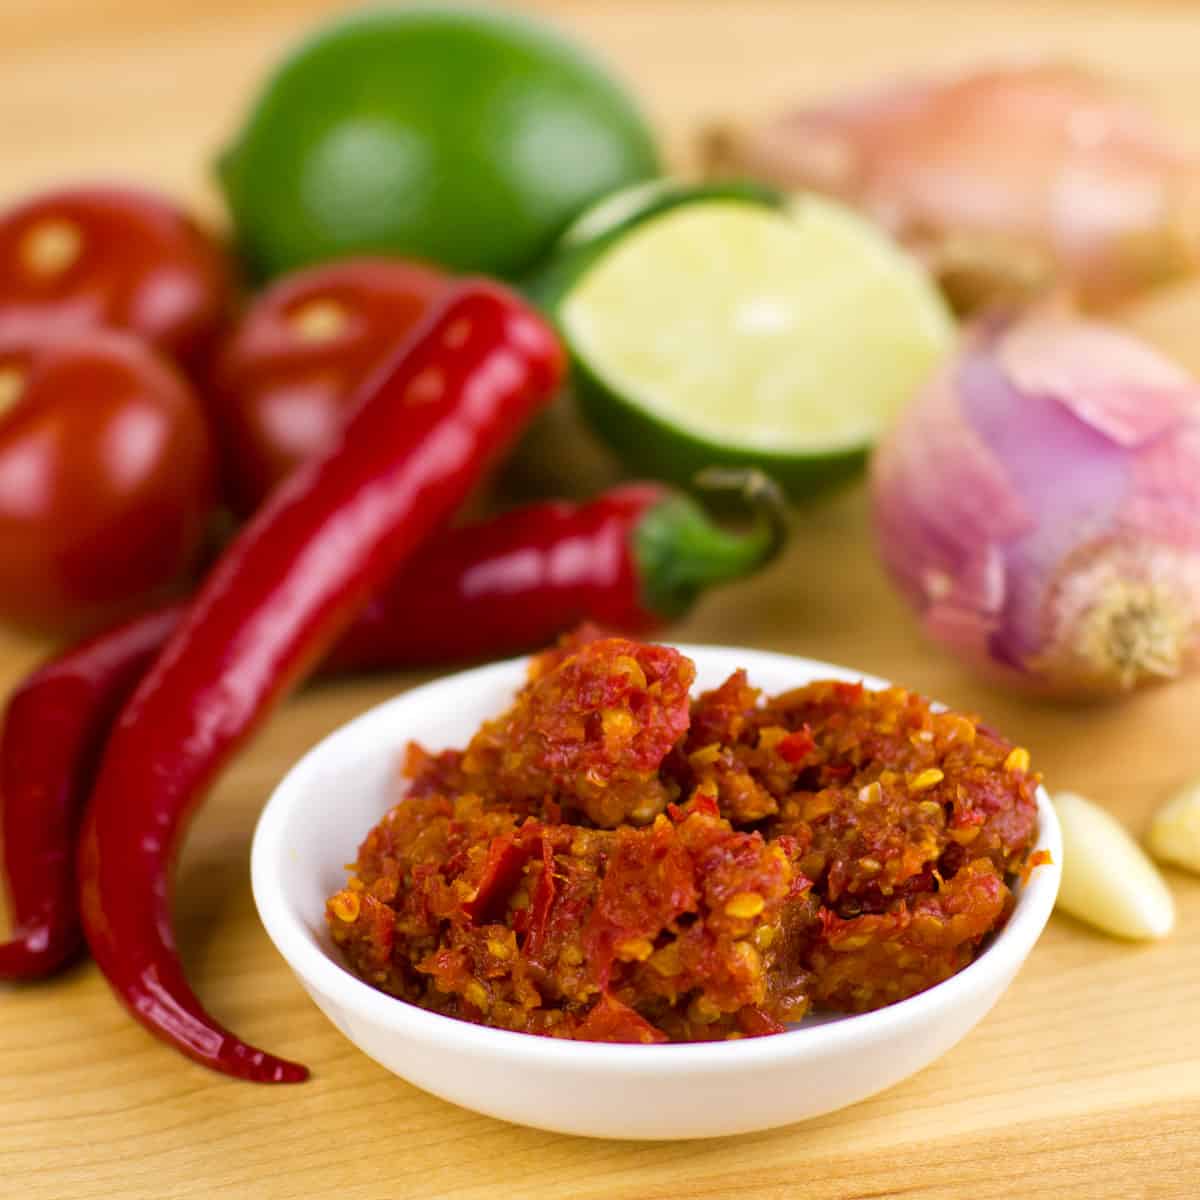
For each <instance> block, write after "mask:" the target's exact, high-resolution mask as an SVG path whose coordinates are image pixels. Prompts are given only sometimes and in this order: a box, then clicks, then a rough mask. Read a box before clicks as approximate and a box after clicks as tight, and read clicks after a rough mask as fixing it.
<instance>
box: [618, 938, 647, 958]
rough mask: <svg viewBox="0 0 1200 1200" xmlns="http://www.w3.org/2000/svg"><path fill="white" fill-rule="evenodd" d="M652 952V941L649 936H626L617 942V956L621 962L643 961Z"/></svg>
mask: <svg viewBox="0 0 1200 1200" xmlns="http://www.w3.org/2000/svg"><path fill="white" fill-rule="evenodd" d="M653 953H654V943H653V942H651V941H650V940H649V938H626V939H625V941H623V942H618V943H617V957H618V958H619V959H620V960H621V961H622V962H645V961H646V959H648V958H649V957H650V955H651V954H653Z"/></svg>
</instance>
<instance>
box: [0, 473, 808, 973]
mask: <svg viewBox="0 0 1200 1200" xmlns="http://www.w3.org/2000/svg"><path fill="white" fill-rule="evenodd" d="M707 484H708V486H709V487H716V486H720V487H722V488H724V487H730V488H735V489H736V490H738V491H740V492H741V493H742V494H743V497H744V498H745V499H746V500H747V501H748V502H749V503H750V504H751V506H752V507H753V509H754V511H755V513H756V515H757V518H758V520H757V526H756V528H754V529H753V530H752V531H751V532H750V534H749V535H745V536H739V535H734V534H729V533H725V532H724V531H722V530H720V529H718V528H716V527H714V526H713V525H711V523H710V522H708V520H707V518H706V517H704V516H703V514H702V513H701V512H700V511H699V509H698V508H697V507H696V505H695V504H694V503H693V502H692V501H690V500H687V499H686V498H684V497H681V496H679V495H678V494H677V493H674V492H672V491H669V490H667V489H665V488H662V487H660V486H658V485H656V484H650V483H637V484H627V485H624V486H622V487H618V488H615V489H613V490H612V491H610V492H607V493H606V494H604V495H603V496H600V497H597V498H596V499H595V500H593V501H591V502H589V503H587V504H584V505H574V504H567V503H564V502H550V503H544V504H536V505H530V506H529V507H527V508H523V509H519V510H516V511H513V512H510V513H505V514H503V515H501V516H499V517H494V518H491V519H489V520H487V521H483V522H480V523H479V524H477V525H472V526H467V527H465V528H462V529H458V530H453V531H451V532H449V533H446V534H443V535H442V536H441V537H439V538H438V539H437V540H436V541H435V542H434V543H432V544H431V545H428V546H426V547H425V548H424V549H422V550H421V551H420V552H419V553H418V554H417V555H416V556H415V557H414V558H413V559H412V560H411V562H410V564H409V565H408V566H407V567H406V568H404V569H403V570H402V571H401V572H400V573H399V575H397V576H396V577H395V578H394V579H393V581H392V582H391V583H390V584H388V585H387V586H386V588H385V589H384V591H383V592H381V593H380V594H379V596H378V597H377V598H376V599H375V600H373V601H372V602H371V603H370V605H369V606H368V607H367V608H366V609H365V610H364V611H363V612H362V613H360V615H359V617H358V618H357V619H356V621H355V623H354V624H353V625H352V626H351V627H350V629H349V630H348V631H347V633H346V634H345V635H344V636H343V637H342V638H341V640H340V641H339V642H338V643H337V645H336V646H335V647H334V649H333V651H332V652H331V654H330V655H329V656H328V657H327V658H326V660H325V661H324V663H323V664H322V670H323V671H324V670H326V669H328V670H333V671H339V670H348V669H357V670H366V669H371V670H374V669H395V668H400V667H406V666H412V665H415V664H419V663H425V662H433V661H444V660H447V659H453V658H473V657H483V656H487V655H497V654H503V653H510V652H514V651H517V650H522V649H525V648H527V647H530V646H535V645H539V644H546V643H549V642H550V641H551V640H552V639H553V638H554V637H556V636H557V635H558V634H560V633H562V632H564V631H566V630H568V629H571V628H572V627H574V626H575V625H577V624H579V623H580V622H582V621H595V622H599V623H601V624H603V625H605V626H608V627H610V628H613V629H619V630H621V631H622V632H628V633H645V632H648V631H650V630H652V629H654V628H657V627H658V626H660V625H661V624H662V623H663V622H664V621H665V620H666V619H667V617H668V615H669V614H668V613H667V612H666V611H664V609H665V608H666V607H668V605H667V604H664V598H666V597H667V596H668V593H670V592H672V591H673V592H674V596H675V599H676V601H677V603H676V604H675V606H674V607H675V608H678V607H679V603H686V601H687V599H688V596H687V594H686V593H687V592H689V591H691V592H694V591H695V590H697V589H698V588H699V587H700V586H702V584H703V583H715V582H719V581H720V580H722V579H724V578H729V577H733V576H736V575H741V574H746V573H748V572H749V571H751V570H754V569H757V568H758V567H760V566H761V565H762V564H763V563H764V562H766V561H767V560H768V559H769V558H770V557H772V555H773V554H774V553H775V551H776V550H777V548H778V546H779V544H780V539H781V536H782V527H781V517H780V514H779V504H780V503H781V502H780V500H779V496H778V493H777V492H775V491H774V490H773V489H772V487H771V486H770V485H769V484H767V483H766V482H765V481H764V480H763V479H762V478H761V477H758V476H755V475H754V474H753V473H747V474H737V473H732V472H731V473H726V474H725V475H724V476H722V477H720V478H715V479H714V478H709V479H708V480H707ZM648 547H649V548H650V549H651V550H653V553H649V552H648V550H647V548H648ZM664 564H665V565H666V569H667V570H669V571H670V572H671V574H672V577H673V578H674V580H675V582H674V583H673V584H671V583H670V582H669V581H668V580H667V579H666V578H665V576H664ZM655 597H656V598H657V600H656V599H654V598H655ZM656 603H657V604H658V605H659V607H658V608H655V604H656ZM184 611H185V608H184V606H183V605H176V606H173V607H171V608H169V609H163V610H160V611H158V612H154V613H150V614H148V615H146V616H143V617H138V618H135V619H134V620H132V621H130V622H128V623H126V624H123V625H121V626H119V627H117V628H116V629H113V630H111V631H110V632H108V633H105V634H101V635H99V636H97V637H95V638H93V639H91V640H90V641H88V642H86V643H84V644H83V645H81V646H79V647H77V648H74V649H71V650H68V651H66V652H65V653H64V654H63V655H62V656H61V657H60V658H58V659H57V660H55V661H54V662H52V663H49V664H47V665H46V666H45V667H43V668H41V669H40V670H39V671H37V672H35V674H34V675H32V676H31V677H30V678H29V679H28V680H27V681H26V683H25V684H24V685H23V686H22V687H21V689H20V690H19V692H17V693H16V694H15V695H14V697H13V699H12V701H11V702H10V705H9V713H8V719H7V721H6V723H5V727H4V732H3V734H2V735H0V817H2V824H3V828H4V831H5V838H4V849H5V856H6V857H5V862H6V868H7V874H8V881H9V887H10V892H11V895H12V899H13V911H14V913H15V915H16V925H17V928H16V930H15V931H14V934H13V938H12V940H11V941H9V942H8V943H0V979H7V980H12V979H32V978H36V977H40V976H44V975H48V974H50V973H52V972H53V971H55V970H57V969H58V968H59V967H61V966H62V965H64V963H65V962H67V961H68V960H69V959H70V958H71V957H72V956H73V954H74V952H75V951H76V950H77V949H78V947H79V945H80V944H81V942H82V935H81V933H80V930H79V906H78V900H77V895H76V891H75V864H74V854H73V848H74V846H75V841H76V835H77V832H78V826H79V817H80V810H81V808H82V805H83V803H84V801H85V799H86V796H87V792H88V789H89V787H90V785H91V783H92V781H93V773H94V769H95V766H96V765H97V763H98V760H99V755H100V752H101V750H102V748H103V745H104V742H105V741H106V740H107V737H108V734H109V731H110V728H111V725H112V722H113V721H114V720H115V719H116V715H117V712H118V711H119V709H120V707H121V705H122V704H123V703H124V700H125V699H126V698H127V697H128V695H129V694H130V693H131V692H132V691H133V688H134V687H135V686H136V684H137V682H138V680H139V679H140V677H141V674H142V673H143V672H144V671H145V669H146V668H147V667H149V665H150V662H151V661H152V660H153V657H154V654H155V653H156V651H157V650H158V649H159V648H160V647H161V645H162V643H164V642H165V641H166V639H167V637H168V636H169V635H170V634H171V633H172V632H173V631H174V628H175V626H176V624H177V623H178V622H179V620H181V619H182V616H183V613H184ZM48 730H53V731H54V735H53V737H52V738H48V737H47V736H46V731H48ZM793 736H794V737H795V736H799V735H793ZM544 878H549V876H548V875H545V876H544ZM485 890H486V889H484V888H482V887H481V894H483V892H484V891H485Z"/></svg>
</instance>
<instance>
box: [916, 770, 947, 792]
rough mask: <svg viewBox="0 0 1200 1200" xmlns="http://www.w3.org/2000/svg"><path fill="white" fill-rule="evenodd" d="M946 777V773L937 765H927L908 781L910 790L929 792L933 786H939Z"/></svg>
mask: <svg viewBox="0 0 1200 1200" xmlns="http://www.w3.org/2000/svg"><path fill="white" fill-rule="evenodd" d="M945 778H946V776H945V774H944V773H943V772H942V771H939V770H938V768H937V767H927V768H926V769H925V770H924V771H922V772H921V773H920V774H919V775H914V776H913V778H912V779H910V780H909V781H908V790H909V791H910V792H927V791H929V789H930V788H931V787H937V785H938V784H939V783H941V782H942V780H943V779H945Z"/></svg>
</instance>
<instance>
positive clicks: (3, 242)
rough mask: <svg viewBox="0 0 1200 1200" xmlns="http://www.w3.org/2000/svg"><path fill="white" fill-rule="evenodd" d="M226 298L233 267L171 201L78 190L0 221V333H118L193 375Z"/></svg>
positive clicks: (48, 197) (121, 191)
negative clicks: (146, 345)
mask: <svg viewBox="0 0 1200 1200" xmlns="http://www.w3.org/2000/svg"><path fill="white" fill-rule="evenodd" d="M232 302H233V267H232V264H231V262H230V261H229V259H228V257H227V256H226V254H225V252H224V250H223V249H222V248H221V247H220V246H219V245H218V243H217V241H216V240H215V239H214V238H213V237H212V236H211V235H210V234H209V233H207V232H205V231H204V230H203V229H201V228H200V226H199V225H197V224H196V223H195V222H194V221H193V220H192V219H191V217H189V216H188V215H187V214H186V213H184V212H183V210H182V209H180V208H179V207H178V206H177V205H176V204H175V203H174V202H173V201H171V200H168V199H166V198H165V197H163V196H159V195H156V194H155V193H153V192H149V191H146V190H144V189H142V188H134V187H112V186H109V187H94V186H77V187H71V188H61V189H56V190H55V191H51V192H45V193H42V194H40V195H36V196H32V197H30V198H29V199H27V200H25V201H23V202H22V203H20V204H18V205H16V206H15V207H14V208H10V209H9V210H8V211H7V212H5V213H4V214H3V215H2V216H0V332H8V333H13V332H20V331H22V330H25V331H31V332H34V333H36V334H38V335H41V334H44V333H45V332H46V330H47V329H48V328H49V327H51V326H53V327H55V328H59V329H73V330H78V329H88V328H93V327H96V326H105V327H108V328H113V329H123V330H125V331H127V332H129V333H132V334H135V335H136V336H138V337H140V338H142V339H144V340H145V341H146V342H149V343H150V344H151V345H152V346H154V347H155V348H156V349H158V350H161V351H162V352H163V353H164V354H167V355H170V356H172V357H174V358H176V359H178V360H179V362H180V363H182V364H183V365H184V366H186V367H189V368H192V369H195V368H196V367H198V366H200V365H201V364H202V362H203V359H204V356H205V355H206V354H207V353H209V352H210V351H211V350H212V348H213V343H214V341H215V338H216V335H217V333H218V331H219V329H220V327H221V324H222V322H223V321H224V320H225V319H226V317H227V316H228V315H229V311H230V309H231V307H232Z"/></svg>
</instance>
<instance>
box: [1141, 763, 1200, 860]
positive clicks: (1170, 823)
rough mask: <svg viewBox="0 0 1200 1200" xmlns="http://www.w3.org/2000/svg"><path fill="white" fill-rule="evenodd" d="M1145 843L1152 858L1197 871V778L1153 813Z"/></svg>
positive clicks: (1199, 855) (1199, 796) (1199, 853)
mask: <svg viewBox="0 0 1200 1200" xmlns="http://www.w3.org/2000/svg"><path fill="white" fill-rule="evenodd" d="M1146 844H1147V845H1148V846H1149V847H1150V853H1151V854H1153V855H1154V857H1155V858H1159V859H1162V861H1163V862H1169V863H1173V864H1174V865H1175V866H1177V867H1183V868H1184V869H1185V870H1187V871H1195V872H1196V873H1197V874H1200V780H1198V781H1197V782H1196V783H1193V784H1191V785H1190V786H1189V787H1186V788H1184V789H1183V791H1181V792H1179V793H1178V794H1177V795H1175V796H1174V797H1172V798H1171V799H1170V800H1168V801H1167V803H1166V804H1164V805H1163V806H1162V808H1160V809H1159V810H1158V812H1157V813H1155V815H1154V819H1153V820H1152V821H1151V822H1150V829H1149V832H1148V833H1147V834H1146Z"/></svg>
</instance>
